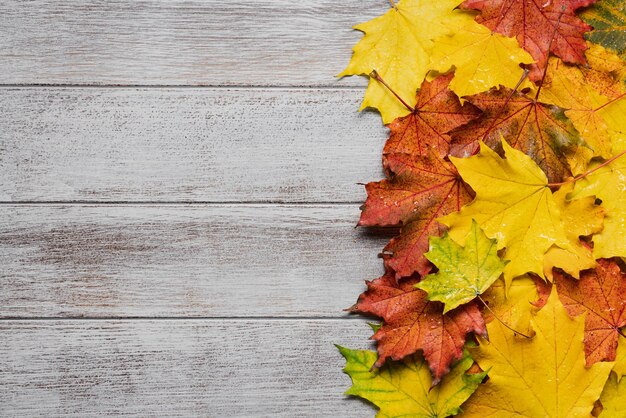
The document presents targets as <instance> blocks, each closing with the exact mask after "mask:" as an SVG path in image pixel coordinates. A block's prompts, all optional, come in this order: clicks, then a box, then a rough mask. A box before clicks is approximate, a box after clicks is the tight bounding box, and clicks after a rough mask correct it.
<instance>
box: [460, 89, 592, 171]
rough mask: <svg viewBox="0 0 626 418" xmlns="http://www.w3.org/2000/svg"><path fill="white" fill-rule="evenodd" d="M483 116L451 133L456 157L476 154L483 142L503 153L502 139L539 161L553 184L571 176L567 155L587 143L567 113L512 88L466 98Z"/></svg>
mask: <svg viewBox="0 0 626 418" xmlns="http://www.w3.org/2000/svg"><path fill="white" fill-rule="evenodd" d="M466 99H467V100H468V101H469V102H470V103H472V104H473V105H475V106H476V107H478V108H479V109H481V110H482V111H483V113H482V115H481V116H480V117H479V118H478V119H476V120H474V121H472V122H470V123H468V124H467V125H465V126H463V127H460V128H458V129H456V130H454V131H452V132H451V133H450V135H451V136H452V144H451V146H452V154H453V155H455V156H464V155H468V154H472V152H473V151H474V150H475V149H476V147H477V144H478V142H479V141H483V142H484V143H486V144H487V145H489V146H490V147H491V148H493V149H496V150H498V151H500V150H501V145H500V139H501V138H502V137H504V138H506V140H507V141H508V142H509V144H510V145H511V146H512V147H513V148H515V149H518V150H520V151H522V152H524V153H526V154H528V155H529V156H530V157H532V158H533V160H535V162H536V163H537V164H538V165H539V167H541V169H542V170H543V171H544V172H545V173H546V175H547V176H548V180H549V181H550V182H558V181H561V180H563V178H564V177H567V176H569V175H570V174H571V172H570V168H569V164H568V160H567V153H570V152H572V151H573V150H574V149H575V147H576V146H578V145H581V144H582V143H583V141H582V139H581V138H580V135H579V133H578V131H576V129H575V128H574V126H573V125H572V123H571V121H570V120H569V119H568V118H567V117H566V116H565V113H564V110H563V109H561V108H559V107H557V106H553V105H546V104H543V103H540V102H537V101H535V100H534V99H532V98H529V97H527V96H525V95H523V94H521V93H518V92H514V91H513V90H511V89H508V88H500V89H498V90H491V91H489V92H487V93H481V94H477V95H475V96H470V97H466Z"/></svg>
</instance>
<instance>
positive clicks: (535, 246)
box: [440, 140, 570, 286]
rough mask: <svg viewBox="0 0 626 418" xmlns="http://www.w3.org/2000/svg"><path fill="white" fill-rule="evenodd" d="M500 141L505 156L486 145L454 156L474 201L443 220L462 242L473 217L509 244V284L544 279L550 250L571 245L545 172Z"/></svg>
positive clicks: (504, 244) (506, 275) (503, 244)
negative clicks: (477, 151)
mask: <svg viewBox="0 0 626 418" xmlns="http://www.w3.org/2000/svg"><path fill="white" fill-rule="evenodd" d="M502 145H503V147H504V154H505V157H506V158H505V159H503V158H500V156H498V154H496V153H495V152H494V151H492V150H491V149H490V148H489V147H487V146H486V145H485V144H483V143H481V146H480V147H481V148H480V154H478V155H476V156H473V157H470V158H451V160H452V162H453V163H454V165H455V166H456V167H457V169H458V170H459V173H460V174H461V176H462V177H463V179H464V180H465V181H467V182H468V184H469V185H470V186H471V187H472V188H473V189H474V190H475V191H476V199H475V200H474V201H473V202H472V203H470V204H469V205H467V206H465V207H463V208H462V209H461V211H460V212H457V213H451V214H450V215H447V216H446V217H444V218H441V219H440V221H441V222H442V223H444V224H445V225H448V226H449V227H450V231H449V234H450V236H451V237H452V238H453V239H454V240H455V241H457V242H462V240H463V238H464V237H465V236H466V235H467V233H468V232H469V230H470V228H471V225H472V220H473V219H475V220H476V222H478V224H479V225H480V227H481V228H482V229H483V231H484V232H485V234H486V235H487V236H488V237H490V238H495V239H497V240H498V249H502V248H505V247H506V253H505V256H504V258H505V259H507V260H510V262H509V263H508V264H507V265H506V267H505V268H504V278H505V281H506V283H507V286H508V285H509V284H510V283H511V280H512V279H513V278H514V277H517V276H521V275H523V274H525V273H529V272H532V273H535V274H537V275H539V276H541V277H543V264H544V260H543V258H544V254H545V253H546V251H547V250H548V249H549V248H550V247H551V246H552V245H556V246H558V247H561V248H568V246H569V245H570V244H569V241H568V239H567V235H566V233H565V228H564V226H563V224H562V222H561V219H560V211H559V208H558V206H557V204H556V202H555V201H554V198H553V197H552V193H551V191H550V189H549V188H548V187H547V179H546V176H545V174H544V173H543V172H542V171H541V170H540V169H539V167H538V166H537V165H536V164H535V163H534V162H533V161H532V160H531V159H530V157H528V156H527V155H526V154H524V153H522V152H520V151H517V150H515V149H513V148H511V147H510V146H509V145H508V144H507V143H506V141H504V140H503V141H502Z"/></svg>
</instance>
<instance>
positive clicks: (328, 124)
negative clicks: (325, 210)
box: [0, 88, 386, 202]
mask: <svg viewBox="0 0 626 418" xmlns="http://www.w3.org/2000/svg"><path fill="white" fill-rule="evenodd" d="M1 94H2V96H3V97H2V105H0V200H3V201H135V202H136V201H144V202H145V201H151V202H152V201H202V202H224V201H272V202H361V201H363V199H364V196H365V193H364V188H363V187H362V186H360V185H358V184H356V183H357V182H367V181H370V180H373V179H377V178H380V177H381V175H382V172H381V168H380V167H381V164H380V152H381V150H382V146H383V143H384V140H385V135H386V128H384V127H383V126H382V125H381V123H380V118H379V117H378V115H376V114H374V113H372V112H369V113H368V112H365V113H360V114H359V113H357V111H356V110H357V109H358V102H359V100H360V96H361V93H360V92H357V91H353V90H342V89H322V90H308V89H241V88H239V89H219V88H218V89H204V88H200V89H197V88H192V89H189V88H164V89H150V88H147V89H146V88H139V89H135V88H16V89H3V90H2V93H1Z"/></svg>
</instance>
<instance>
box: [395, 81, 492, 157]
mask: <svg viewBox="0 0 626 418" xmlns="http://www.w3.org/2000/svg"><path fill="white" fill-rule="evenodd" d="M453 77H454V73H449V74H445V75H441V76H439V77H437V78H436V79H434V80H433V81H432V82H428V81H426V80H424V82H423V83H422V86H421V88H420V90H419V92H418V93H417V104H416V105H415V108H414V109H413V112H412V113H410V114H409V115H407V116H404V117H401V118H398V119H396V120H394V121H393V122H392V123H390V124H389V130H390V135H389V139H388V140H387V143H386V144H385V149H384V151H383V155H387V154H393V153H405V154H411V155H428V154H429V153H430V152H431V151H430V150H431V149H433V150H435V152H436V153H437V154H439V155H441V156H442V157H444V156H446V155H448V150H449V143H450V136H449V135H448V132H450V131H451V130H453V129H455V128H458V127H459V126H461V125H464V124H466V123H467V122H469V121H471V120H472V119H475V118H476V117H477V116H478V115H479V114H480V110H478V109H477V108H476V107H474V106H472V105H471V104H469V103H468V104H466V105H465V106H462V105H461V102H460V101H459V98H458V97H457V95H456V94H454V93H453V92H452V91H450V90H449V89H448V85H449V84H450V81H451V80H452V78H453Z"/></svg>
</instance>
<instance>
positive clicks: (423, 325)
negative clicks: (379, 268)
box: [352, 271, 486, 384]
mask: <svg viewBox="0 0 626 418" xmlns="http://www.w3.org/2000/svg"><path fill="white" fill-rule="evenodd" d="M418 281H419V279H418V278H417V277H411V278H406V279H403V280H401V281H400V283H398V282H397V281H396V279H395V278H394V274H393V272H390V271H388V272H387V273H385V275H384V276H382V277H380V278H378V279H376V280H374V281H372V282H367V287H368V290H367V291H366V292H364V293H363V294H362V295H361V296H360V297H359V301H358V302H357V304H356V305H355V306H354V307H353V308H352V311H353V312H360V313H369V314H373V315H376V316H378V317H381V318H382V319H383V321H384V323H383V325H382V326H381V327H380V328H379V329H378V330H377V331H376V333H375V334H374V336H373V337H372V338H373V339H374V340H376V341H378V347H377V349H378V354H379V357H378V360H377V361H376V366H377V367H380V366H382V365H383V363H384V362H385V360H386V359H387V358H389V357H391V358H392V359H393V360H401V359H403V358H404V357H406V356H408V355H410V354H413V353H415V352H417V351H418V350H422V352H423V354H424V358H425V359H426V361H427V362H428V364H429V366H430V369H431V371H432V374H433V384H437V383H438V382H439V380H440V379H441V377H442V376H444V375H445V374H446V373H448V371H449V370H450V369H449V367H450V364H451V363H452V362H454V361H456V360H459V359H460V358H461V356H462V355H463V345H464V344H465V338H466V336H467V334H469V333H470V332H474V333H476V334H480V335H486V334H485V323H484V320H483V317H482V315H481V313H480V311H479V310H478V307H477V306H476V305H475V304H468V305H465V306H463V307H459V308H458V309H455V310H454V311H451V312H448V313H447V314H445V315H444V314H443V305H442V304H441V303H439V302H430V301H428V299H427V298H426V293H425V292H424V291H422V290H419V289H417V288H415V284H416V283H417V282H418Z"/></svg>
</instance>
